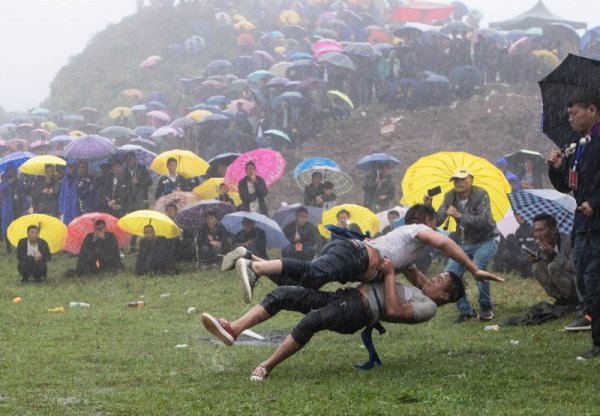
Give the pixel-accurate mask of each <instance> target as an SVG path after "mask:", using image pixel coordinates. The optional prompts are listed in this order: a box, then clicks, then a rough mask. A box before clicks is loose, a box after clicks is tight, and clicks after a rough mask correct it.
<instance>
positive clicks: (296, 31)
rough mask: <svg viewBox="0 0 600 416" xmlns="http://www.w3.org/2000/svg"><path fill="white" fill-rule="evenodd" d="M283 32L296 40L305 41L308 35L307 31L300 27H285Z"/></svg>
mask: <svg viewBox="0 0 600 416" xmlns="http://www.w3.org/2000/svg"><path fill="white" fill-rule="evenodd" d="M281 31H282V32H283V33H284V35H285V36H286V37H287V38H290V39H296V40H301V39H304V38H305V37H306V36H307V35H308V32H307V31H306V29H305V28H303V27H302V26H298V25H290V26H284V27H283V28H282V29H281Z"/></svg>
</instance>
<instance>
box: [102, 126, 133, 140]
mask: <svg viewBox="0 0 600 416" xmlns="http://www.w3.org/2000/svg"><path fill="white" fill-rule="evenodd" d="M98 134H100V135H101V136H102V137H108V138H109V139H115V138H117V137H135V136H137V134H136V133H135V131H133V130H131V129H130V128H127V127H123V126H110V127H106V128H105V129H102V130H100V131H99V132H98Z"/></svg>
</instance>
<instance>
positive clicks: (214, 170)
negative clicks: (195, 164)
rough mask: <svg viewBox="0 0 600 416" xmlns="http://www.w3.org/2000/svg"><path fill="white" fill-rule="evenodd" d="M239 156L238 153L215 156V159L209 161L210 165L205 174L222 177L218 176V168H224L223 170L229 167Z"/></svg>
mask: <svg viewBox="0 0 600 416" xmlns="http://www.w3.org/2000/svg"><path fill="white" fill-rule="evenodd" d="M239 156H240V154H239V153H231V152H228V153H221V154H218V155H216V156H215V157H213V158H212V159H209V161H208V164H209V165H210V167H209V168H208V170H207V171H206V174H207V175H208V176H212V177H215V176H223V175H218V168H219V166H225V168H226V167H227V166H229V165H231V164H232V163H233V161H234V160H236V159H237V158H238V157H239Z"/></svg>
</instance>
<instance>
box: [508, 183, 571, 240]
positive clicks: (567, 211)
mask: <svg viewBox="0 0 600 416" xmlns="http://www.w3.org/2000/svg"><path fill="white" fill-rule="evenodd" d="M508 199H509V200H510V205H511V206H512V209H513V211H514V212H515V213H516V214H518V215H520V216H521V217H523V219H524V220H525V221H526V222H527V223H528V224H529V225H533V218H534V217H535V216H536V215H538V214H542V213H546V214H550V215H552V216H553V217H554V218H555V219H556V223H557V224H558V231H559V232H560V233H561V234H570V233H571V231H572V230H573V220H574V219H575V209H576V208H577V203H576V202H575V198H573V197H572V196H570V195H566V194H563V193H560V192H558V191H555V190H554V189H525V190H520V191H516V192H513V193H511V194H508Z"/></svg>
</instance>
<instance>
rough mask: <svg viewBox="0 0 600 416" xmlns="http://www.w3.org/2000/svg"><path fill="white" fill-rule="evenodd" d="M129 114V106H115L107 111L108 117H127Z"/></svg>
mask: <svg viewBox="0 0 600 416" xmlns="http://www.w3.org/2000/svg"><path fill="white" fill-rule="evenodd" d="M130 114H131V109H130V108H129V107H115V108H113V109H112V110H110V111H109V113H108V117H110V118H120V117H129V115H130Z"/></svg>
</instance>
